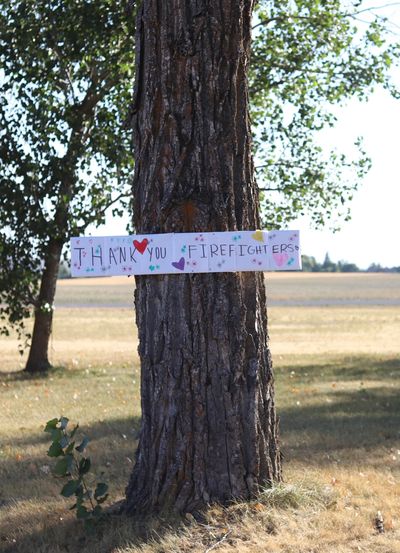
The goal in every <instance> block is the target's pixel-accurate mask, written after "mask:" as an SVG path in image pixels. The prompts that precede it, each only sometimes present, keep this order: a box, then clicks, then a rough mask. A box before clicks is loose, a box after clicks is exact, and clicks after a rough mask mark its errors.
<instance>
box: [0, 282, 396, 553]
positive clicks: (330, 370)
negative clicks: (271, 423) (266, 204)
mask: <svg viewBox="0 0 400 553" xmlns="http://www.w3.org/2000/svg"><path fill="white" fill-rule="evenodd" d="M266 278H267V291H268V297H269V300H268V302H269V317H270V335H271V348H272V353H273V359H274V366H275V374H276V394H277V405H278V413H279V415H280V418H281V441H282V451H283V455H284V479H285V482H284V484H283V485H281V486H278V487H276V488H275V489H272V490H268V491H266V492H265V493H263V494H261V495H260V497H259V498H258V499H257V500H255V501H253V502H251V503H237V504H235V505H232V506H230V507H228V508H225V509H224V508H222V507H219V506H213V507H212V508H210V510H209V511H208V513H207V514H206V516H205V518H204V519H203V520H201V521H195V520H194V519H193V518H191V517H190V516H188V517H186V518H184V519H183V520H178V519H176V518H175V519H166V518H165V517H163V518H158V519H154V520H152V521H149V522H147V524H146V525H144V524H143V523H141V524H140V525H138V524H135V523H133V522H132V521H131V520H125V519H121V518H115V519H112V520H109V521H107V522H106V523H104V524H103V525H101V526H100V527H99V528H98V529H97V532H96V533H95V534H94V535H86V534H85V532H84V530H83V529H82V525H81V523H80V522H79V521H76V520H75V519H74V515H73V513H72V512H70V511H68V507H69V506H70V505H71V504H72V502H71V501H70V500H66V499H63V498H62V497H61V496H60V495H59V491H60V489H61V487H62V483H61V482H60V481H59V480H57V479H55V478H53V477H52V476H51V474H50V472H51V467H52V466H53V464H54V463H53V461H52V459H50V458H49V457H47V456H46V451H47V448H48V441H47V436H46V435H45V434H44V432H43V428H44V423H45V422H46V421H47V420H48V419H50V418H53V417H58V416H60V415H61V414H63V415H66V416H67V417H69V418H70V419H71V420H72V421H79V422H80V425H81V429H82V432H85V433H86V434H87V435H88V436H89V437H90V438H91V444H90V446H89V454H90V457H91V459H92V464H93V472H94V473H96V474H97V475H99V474H101V473H102V472H104V479H105V480H106V481H107V482H108V483H109V484H110V489H111V500H112V501H117V500H119V499H121V498H122V497H123V493H124V487H125V485H126V483H127V480H128V477H129V474H130V471H131V469H132V462H133V461H132V460H133V456H134V449H135V445H136V438H137V430H138V424H139V416H140V399H139V374H138V373H139V367H138V358H137V353H136V330H135V325H134V311H133V300H132V296H133V287H134V281H133V280H132V279H127V278H125V279H122V278H120V279H118V278H116V279H91V280H90V279H87V280H85V281H82V280H81V281H79V280H73V281H62V282H60V284H59V287H58V293H57V299H56V312H55V323H54V332H53V339H52V347H51V361H52V363H53V364H54V365H55V366H56V367H58V368H56V370H54V371H53V372H52V373H51V374H50V375H49V376H48V377H47V378H32V377H30V378H25V377H24V376H23V375H22V374H21V373H20V372H18V371H19V369H20V368H21V367H22V366H23V362H24V359H20V358H19V356H18V353H16V341H15V339H14V338H7V339H6V338H2V339H0V354H1V357H0V358H1V367H0V405H1V409H0V551H10V552H15V553H28V552H29V553H32V552H33V551H34V552H35V553H45V552H46V553H47V552H48V553H59V552H60V553H61V552H64V551H69V552H72V553H75V552H78V551H79V552H87V553H89V552H96V553H103V552H104V553H106V552H114V553H134V552H139V551H140V552H145V553H155V552H158V553H161V552H162V551H163V552H180V551H182V552H186V551H187V552H189V551H190V552H195V553H197V552H206V551H211V550H212V551H218V552H225V551H226V552H228V551H231V552H234V551H237V552H239V553H244V552H258V551H265V552H287V553H289V552H291V553H306V552H307V553H311V552H313V553H331V552H332V551H335V553H347V552H353V551H354V552H357V551H364V552H368V553H395V552H400V514H399V503H398V498H399V492H400V481H399V476H400V432H399V428H400V424H399V423H400V395H399V382H400V381H399V377H400V356H399V353H400V340H399V336H400V275H340V274H339V275H310V274H286V273H285V274H280V275H278V274H273V275H267V276H266ZM378 511H381V513H382V516H383V520H384V526H385V532H384V533H383V534H380V533H378V532H377V530H376V527H375V522H374V521H375V517H376V515H377V512H378Z"/></svg>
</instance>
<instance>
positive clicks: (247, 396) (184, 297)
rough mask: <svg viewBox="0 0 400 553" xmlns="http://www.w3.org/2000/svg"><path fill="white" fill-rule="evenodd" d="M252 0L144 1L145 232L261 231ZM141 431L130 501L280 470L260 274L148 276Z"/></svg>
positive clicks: (140, 280) (239, 482) (164, 498)
mask: <svg viewBox="0 0 400 553" xmlns="http://www.w3.org/2000/svg"><path fill="white" fill-rule="evenodd" d="M252 7H253V2H252V1H251V0H213V1H212V2H210V1H208V0H170V1H169V2H161V1H157V0H144V1H143V2H142V5H141V8H140V9H139V12H138V17H137V42H136V44H137V58H136V63H137V67H136V75H137V81H136V97H135V102H134V106H133V113H134V117H133V130H134V145H135V157H136V162H135V177H134V199H135V227H136V229H137V231H138V233H159V232H187V231H192V232H205V231H224V230H236V229H239V230H241V229H243V230H246V229H255V228H259V225H260V220H259V215H258V195H257V189H256V185H255V182H254V178H253V163H252V158H251V138H250V122H249V115H248V91H247V80H246V71H247V68H248V64H249V51H250V50H249V49H250V33H251V13H252ZM136 282H137V289H136V298H135V300H136V312H137V324H138V329H139V354H140V359H141V369H142V373H141V374H142V376H141V393H142V400H141V403H142V427H141V433H140V440H139V446H138V450H137V452H136V464H135V467H134V469H133V473H132V475H131V479H130V482H129V485H128V487H127V490H126V503H125V510H126V512H128V513H144V512H149V511H157V510H160V509H165V508H173V509H176V510H179V511H193V510H195V509H198V508H200V507H201V506H203V505H205V504H207V503H208V502H212V501H219V502H228V501H230V500H232V499H234V498H250V497H253V496H254V495H255V494H256V493H257V492H258V491H259V489H260V488H261V487H262V486H266V485H269V484H270V483H271V482H273V481H276V480H279V479H280V478H281V467H280V456H279V451H278V444H277V420H276V415H275V408H274V396H273V376H272V365H271V357H270V352H269V349H268V336H267V316H266V297H265V288H264V282H263V275H262V274H261V273H216V274H191V275H163V276H141V277H137V279H136Z"/></svg>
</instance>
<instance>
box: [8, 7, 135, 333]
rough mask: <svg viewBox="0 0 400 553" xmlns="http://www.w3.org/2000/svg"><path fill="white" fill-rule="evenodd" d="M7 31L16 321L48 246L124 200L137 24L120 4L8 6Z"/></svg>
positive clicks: (31, 298) (31, 299)
mask: <svg viewBox="0 0 400 553" xmlns="http://www.w3.org/2000/svg"><path fill="white" fill-rule="evenodd" d="M0 29H1V31H0V190H1V194H0V261H1V270H0V304H3V305H5V306H6V307H1V310H0V312H1V316H2V318H3V320H7V319H8V320H9V322H11V323H13V322H15V321H21V319H23V317H24V316H26V315H27V313H28V312H27V305H28V304H29V303H32V304H34V305H35V298H36V297H37V289H38V282H39V279H40V276H41V273H42V270H43V259H44V258H45V257H46V252H47V251H48V249H49V244H50V242H51V241H52V242H57V243H58V244H60V245H62V244H64V243H65V242H66V241H67V240H68V238H69V237H70V236H71V235H72V234H76V233H80V232H82V231H83V230H84V228H85V227H86V226H87V225H89V224H92V223H95V224H99V223H102V222H104V217H105V211H106V209H107V208H108V207H110V206H111V205H113V204H115V202H116V200H117V198H121V197H123V196H124V195H125V194H126V193H127V184H128V176H129V174H130V172H131V169H132V163H133V161H132V154H131V151H130V146H129V133H128V131H127V129H126V128H125V126H124V118H125V117H126V115H125V114H126V111H127V108H128V106H129V102H130V96H131V81H132V71H133V65H134V60H133V56H134V44H133V38H132V37H133V17H132V16H129V15H128V14H127V13H126V11H125V9H124V6H123V5H122V3H121V2H120V1H119V0H62V1H61V0H52V1H51V2H49V1H48V0H9V1H8V2H6V3H3V5H2V7H1V9H0ZM3 332H7V330H6V328H3Z"/></svg>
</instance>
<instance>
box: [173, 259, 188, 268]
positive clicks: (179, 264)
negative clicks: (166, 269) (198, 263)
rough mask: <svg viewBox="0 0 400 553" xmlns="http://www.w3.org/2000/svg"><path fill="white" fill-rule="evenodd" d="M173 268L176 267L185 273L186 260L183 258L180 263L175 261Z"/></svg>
mask: <svg viewBox="0 0 400 553" xmlns="http://www.w3.org/2000/svg"><path fill="white" fill-rule="evenodd" d="M172 266H173V267H175V269H179V270H180V271H183V270H184V268H185V258H184V257H181V258H180V260H179V261H173V262H172Z"/></svg>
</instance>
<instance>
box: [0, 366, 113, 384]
mask: <svg viewBox="0 0 400 553" xmlns="http://www.w3.org/2000/svg"><path fill="white" fill-rule="evenodd" d="M86 370H87V369H84V368H76V367H74V368H71V367H66V366H63V365H56V366H54V367H53V366H52V367H50V368H49V369H48V370H47V371H43V372H37V373H29V372H27V371H25V370H23V369H22V370H21V369H18V370H17V371H0V382H6V383H12V382H24V381H28V382H33V381H35V380H38V381H40V382H42V381H46V380H48V379H50V378H80V377H81V376H82V375H83V374H86ZM90 373H91V374H93V375H96V376H104V375H105V374H106V373H104V370H103V368H102V367H101V366H99V367H93V368H91V369H90Z"/></svg>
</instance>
